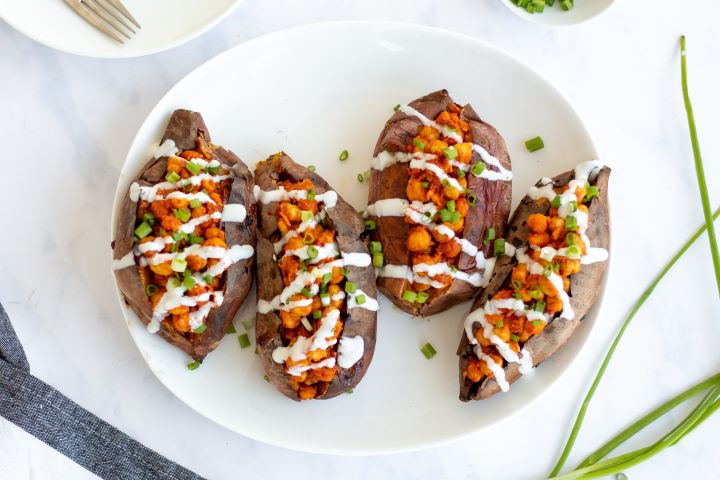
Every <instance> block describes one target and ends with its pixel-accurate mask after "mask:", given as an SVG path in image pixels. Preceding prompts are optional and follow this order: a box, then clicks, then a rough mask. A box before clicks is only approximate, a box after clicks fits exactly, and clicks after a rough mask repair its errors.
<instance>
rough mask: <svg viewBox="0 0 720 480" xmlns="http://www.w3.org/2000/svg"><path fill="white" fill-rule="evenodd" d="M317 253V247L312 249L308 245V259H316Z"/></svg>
mask: <svg viewBox="0 0 720 480" xmlns="http://www.w3.org/2000/svg"><path fill="white" fill-rule="evenodd" d="M318 253H319V252H318V249H317V247H314V246H312V245H310V246H309V247H308V248H307V256H308V258H317V256H318Z"/></svg>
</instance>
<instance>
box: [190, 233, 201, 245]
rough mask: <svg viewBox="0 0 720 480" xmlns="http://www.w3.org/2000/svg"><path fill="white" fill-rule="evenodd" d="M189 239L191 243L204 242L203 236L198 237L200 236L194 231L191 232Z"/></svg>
mask: <svg viewBox="0 0 720 480" xmlns="http://www.w3.org/2000/svg"><path fill="white" fill-rule="evenodd" d="M188 241H189V242H190V244H192V245H198V244H200V243H203V239H202V237H198V236H197V235H195V234H194V233H191V234H190V236H189V237H188Z"/></svg>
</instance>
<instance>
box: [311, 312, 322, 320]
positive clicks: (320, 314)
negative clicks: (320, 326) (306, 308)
mask: <svg viewBox="0 0 720 480" xmlns="http://www.w3.org/2000/svg"><path fill="white" fill-rule="evenodd" d="M313 318H314V319H315V320H318V319H320V318H322V310H315V311H314V312H313Z"/></svg>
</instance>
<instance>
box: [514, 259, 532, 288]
mask: <svg viewBox="0 0 720 480" xmlns="http://www.w3.org/2000/svg"><path fill="white" fill-rule="evenodd" d="M527 273H528V270H527V265H525V264H524V263H519V264H517V265H515V266H514V267H513V269H512V280H513V281H515V282H520V284H522V285H524V284H525V282H526V281H527Z"/></svg>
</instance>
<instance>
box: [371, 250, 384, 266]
mask: <svg viewBox="0 0 720 480" xmlns="http://www.w3.org/2000/svg"><path fill="white" fill-rule="evenodd" d="M372 261H373V266H374V267H375V268H380V267H382V266H383V264H384V262H385V258H384V255H383V253H382V252H375V253H373V257H372Z"/></svg>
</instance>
